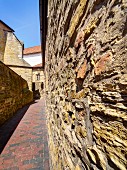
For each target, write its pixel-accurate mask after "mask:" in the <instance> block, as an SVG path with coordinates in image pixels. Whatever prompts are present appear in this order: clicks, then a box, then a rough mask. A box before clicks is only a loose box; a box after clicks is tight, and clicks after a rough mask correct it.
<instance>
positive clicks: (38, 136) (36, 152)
mask: <svg viewBox="0 0 127 170" xmlns="http://www.w3.org/2000/svg"><path fill="white" fill-rule="evenodd" d="M9 138H10V139H9ZM0 152H1V155H0V170H28V169H30V170H49V169H50V168H49V151H48V142H47V127H46V116H45V101H44V99H41V100H36V101H35V102H33V103H32V104H31V105H29V106H28V105H27V106H25V107H23V108H22V109H20V110H19V111H18V112H17V114H16V115H15V116H14V117H13V118H12V119H10V120H9V121H8V122H6V123H5V124H4V125H3V126H2V127H1V128H0Z"/></svg>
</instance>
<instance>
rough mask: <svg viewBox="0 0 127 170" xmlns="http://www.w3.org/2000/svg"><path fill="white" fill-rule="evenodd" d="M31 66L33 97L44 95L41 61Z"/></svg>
mask: <svg viewBox="0 0 127 170" xmlns="http://www.w3.org/2000/svg"><path fill="white" fill-rule="evenodd" d="M32 68H33V81H32V90H33V94H34V97H35V98H41V97H43V96H44V82H45V76H44V69H43V68H42V63H41V64H37V65H35V66H33V67H32Z"/></svg>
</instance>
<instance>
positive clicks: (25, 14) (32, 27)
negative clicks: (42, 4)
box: [0, 0, 40, 48]
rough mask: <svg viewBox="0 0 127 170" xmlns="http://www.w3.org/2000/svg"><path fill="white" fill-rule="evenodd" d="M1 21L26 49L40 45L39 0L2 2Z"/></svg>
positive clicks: (0, 8)
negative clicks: (10, 29)
mask: <svg viewBox="0 0 127 170" xmlns="http://www.w3.org/2000/svg"><path fill="white" fill-rule="evenodd" d="M0 19H1V20H2V21H3V22H5V23H6V24H7V25H8V26H10V27H11V28H12V29H13V30H14V31H15V35H16V36H17V38H18V39H19V40H20V41H23V42H24V46H25V48H27V47H32V46H36V45H40V24H39V0H0Z"/></svg>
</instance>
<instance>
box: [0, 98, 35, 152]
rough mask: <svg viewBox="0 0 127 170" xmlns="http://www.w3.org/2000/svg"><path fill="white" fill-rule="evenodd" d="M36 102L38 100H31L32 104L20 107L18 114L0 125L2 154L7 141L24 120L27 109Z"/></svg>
mask: <svg viewBox="0 0 127 170" xmlns="http://www.w3.org/2000/svg"><path fill="white" fill-rule="evenodd" d="M34 103H36V101H33V102H31V103H30V104H28V105H26V106H24V107H23V108H21V109H19V110H18V111H17V112H16V114H15V115H14V116H13V117H12V118H10V119H9V120H7V121H6V122H5V123H4V124H3V125H2V126H1V127H0V154H1V153H2V151H3V149H4V147H5V146H6V144H7V142H8V141H9V139H10V137H11V136H12V134H13V133H14V131H15V130H16V128H17V126H18V124H19V123H20V121H21V120H22V118H23V116H24V115H25V113H26V111H27V110H28V108H29V107H30V105H32V104H34Z"/></svg>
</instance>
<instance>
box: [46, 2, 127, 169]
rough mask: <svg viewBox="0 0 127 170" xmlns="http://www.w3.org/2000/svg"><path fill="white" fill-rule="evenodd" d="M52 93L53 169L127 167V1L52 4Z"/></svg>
mask: <svg viewBox="0 0 127 170" xmlns="http://www.w3.org/2000/svg"><path fill="white" fill-rule="evenodd" d="M48 8H49V9H48V11H49V14H48V35H47V45H46V46H47V49H46V54H47V55H46V69H45V74H46V92H47V115H48V129H49V146H50V151H51V152H50V155H51V160H52V161H51V168H52V169H53V170H56V169H59V170H61V169H62V170H83V169H95V170H97V169H103V170H112V169H115V170H117V169H121V170H126V168H127V57H126V56H127V1H126V0H104V1H103V0H75V1H74V0H61V1H60V0H51V1H49V7H48Z"/></svg>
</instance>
